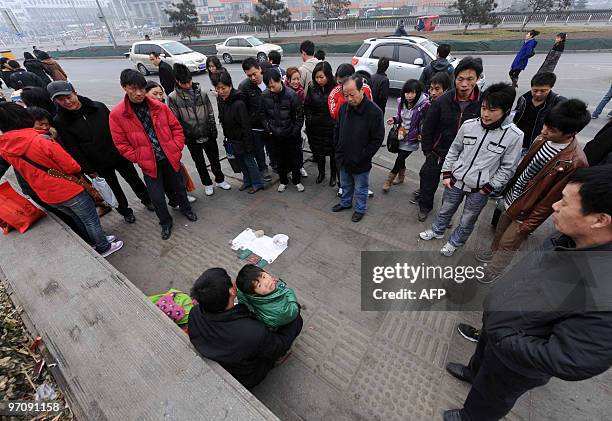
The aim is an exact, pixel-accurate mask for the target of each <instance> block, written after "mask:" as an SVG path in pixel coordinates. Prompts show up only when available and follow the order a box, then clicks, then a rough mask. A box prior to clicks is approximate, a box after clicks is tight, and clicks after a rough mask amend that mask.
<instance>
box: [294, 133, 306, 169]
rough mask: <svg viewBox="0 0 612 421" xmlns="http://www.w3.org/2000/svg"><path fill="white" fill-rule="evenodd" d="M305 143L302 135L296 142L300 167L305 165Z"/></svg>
mask: <svg viewBox="0 0 612 421" xmlns="http://www.w3.org/2000/svg"><path fill="white" fill-rule="evenodd" d="M303 144H304V141H303V140H302V137H301V136H300V138H299V139H297V142H296V143H295V153H296V156H297V164H298V168H303V167H304V151H303V150H302V147H303Z"/></svg>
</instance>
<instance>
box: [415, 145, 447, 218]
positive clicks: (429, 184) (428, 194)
mask: <svg viewBox="0 0 612 421" xmlns="http://www.w3.org/2000/svg"><path fill="white" fill-rule="evenodd" d="M443 163H444V158H438V156H437V155H436V154H434V153H433V152H432V153H430V154H429V155H427V157H426V158H425V162H424V163H423V166H422V167H421V171H419V178H420V185H419V190H420V192H421V196H419V207H420V208H421V210H422V211H424V212H429V211H430V210H432V209H433V202H434V196H435V195H436V190H437V189H438V186H439V185H440V174H441V173H442V164H443Z"/></svg>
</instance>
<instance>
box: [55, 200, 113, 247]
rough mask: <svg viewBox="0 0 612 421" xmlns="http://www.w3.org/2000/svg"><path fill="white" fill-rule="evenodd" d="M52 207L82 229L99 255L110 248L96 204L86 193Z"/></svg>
mask: <svg viewBox="0 0 612 421" xmlns="http://www.w3.org/2000/svg"><path fill="white" fill-rule="evenodd" d="M51 206H53V207H54V208H56V209H58V210H60V211H61V212H64V213H65V214H66V215H68V216H70V217H71V218H72V219H73V220H74V222H75V223H76V224H77V225H79V226H80V227H82V229H83V230H84V231H86V232H87V235H88V236H89V238H91V240H92V241H93V243H94V245H95V246H96V251H97V252H98V253H104V252H105V251H107V250H108V249H109V248H110V246H111V245H110V243H109V242H108V240H107V239H106V233H105V232H104V230H103V229H102V225H101V224H100V218H99V217H98V212H96V204H95V202H94V201H93V199H92V198H91V196H89V194H87V193H86V192H85V191H82V192H81V193H79V194H77V195H76V196H74V197H73V198H72V199H70V200H66V201H65V202H62V203H54V204H52V205H51Z"/></svg>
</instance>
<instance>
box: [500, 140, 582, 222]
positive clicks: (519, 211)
mask: <svg viewBox="0 0 612 421" xmlns="http://www.w3.org/2000/svg"><path fill="white" fill-rule="evenodd" d="M544 142H545V140H544V138H543V137H542V136H538V137H537V138H536V139H535V140H534V142H533V144H532V145H531V147H530V148H529V152H527V155H526V156H525V157H524V158H523V160H522V161H521V162H520V164H519V166H518V168H517V169H516V172H515V173H514V177H512V179H511V180H510V182H509V183H508V184H507V185H506V188H505V191H504V194H505V193H506V192H507V191H508V190H510V188H511V186H513V185H514V183H515V182H516V180H517V178H518V177H520V175H521V174H522V173H523V171H524V170H525V167H527V164H529V162H530V161H531V158H533V156H534V155H535V154H536V152H537V151H538V150H540V147H541V146H542V145H543V144H544ZM588 166H589V164H588V162H587V159H586V156H585V155H584V152H582V149H581V148H580V146H579V145H578V141H577V140H576V138H574V139H573V140H572V141H571V142H570V144H569V145H567V146H566V147H565V149H563V150H562V151H561V152H559V153H558V154H557V155H556V156H555V157H554V158H553V159H551V160H550V161H549V162H548V163H547V164H546V165H545V166H544V168H542V169H541V170H540V172H538V173H537V174H536V175H535V177H533V178H532V179H531V180H530V181H529V183H528V184H527V187H526V188H525V191H524V192H523V194H521V195H520V196H519V197H518V198H517V199H516V200H515V201H514V203H512V205H511V206H510V207H509V208H508V210H507V211H506V213H507V214H508V216H509V217H510V218H511V219H512V220H514V221H521V222H522V224H520V228H519V230H520V231H521V232H527V233H531V232H533V231H535V230H536V229H537V228H538V227H539V226H540V225H542V223H543V222H544V221H546V219H547V218H548V217H549V216H550V215H551V214H552V213H553V209H552V205H553V203H555V202H557V201H559V200H561V192H562V191H563V189H564V188H565V185H566V184H567V181H568V179H569V177H570V176H571V175H572V174H573V173H574V172H575V171H576V170H577V169H578V168H583V167H588Z"/></svg>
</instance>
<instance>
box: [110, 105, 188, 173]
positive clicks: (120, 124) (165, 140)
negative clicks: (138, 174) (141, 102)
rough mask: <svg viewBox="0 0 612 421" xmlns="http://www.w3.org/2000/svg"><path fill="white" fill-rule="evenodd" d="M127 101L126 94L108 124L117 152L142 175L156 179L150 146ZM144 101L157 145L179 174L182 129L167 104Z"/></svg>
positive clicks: (112, 113) (151, 147)
mask: <svg viewBox="0 0 612 421" xmlns="http://www.w3.org/2000/svg"><path fill="white" fill-rule="evenodd" d="M129 101H130V100H129V99H128V97H127V95H126V97H125V98H124V99H123V101H122V102H120V103H119V104H117V106H116V107H115V108H113V110H112V111H111V113H110V117H109V121H110V129H111V134H112V136H113V142H115V146H117V149H118V150H119V153H120V154H121V155H123V156H124V157H125V158H126V159H127V160H129V161H131V162H134V163H136V164H138V166H139V167H140V169H142V172H143V173H144V174H145V175H147V176H149V177H151V178H157V161H156V160H155V152H153V146H152V145H151V141H150V140H149V138H148V136H147V135H146V133H145V131H144V128H143V127H142V123H141V122H140V120H139V119H138V116H136V113H135V112H134V110H133V109H132V106H131V105H130V103H129ZM145 101H146V102H147V105H148V106H149V110H150V112H151V120H152V121H153V127H154V128H155V134H157V139H158V140H159V144H160V146H161V148H162V150H163V151H164V154H165V155H166V157H167V158H168V161H169V162H170V165H172V168H174V170H175V171H178V170H179V167H180V164H181V155H182V151H183V147H184V146H185V136H184V135H183V128H182V127H181V124H180V123H179V122H178V120H177V119H176V117H175V116H174V114H173V113H172V111H170V108H168V106H167V105H166V104H164V103H162V102H159V101H152V100H151V99H149V98H145Z"/></svg>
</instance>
